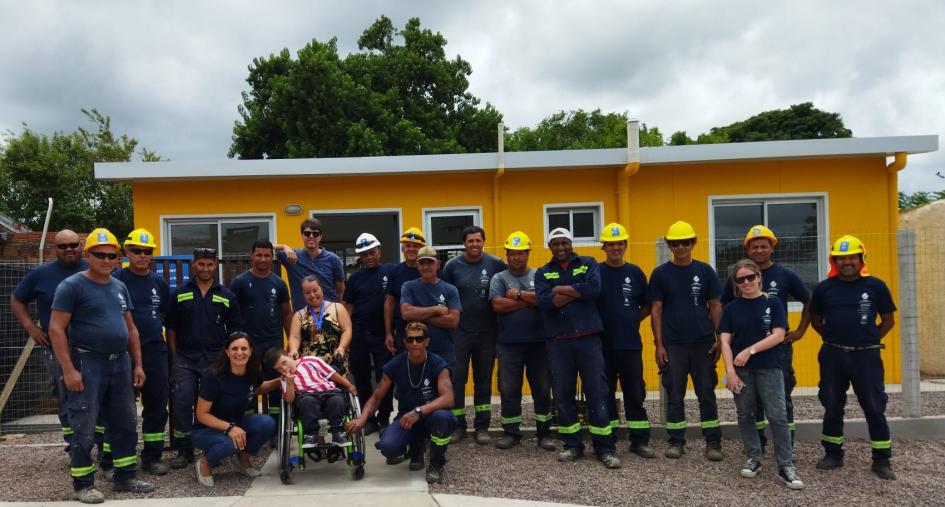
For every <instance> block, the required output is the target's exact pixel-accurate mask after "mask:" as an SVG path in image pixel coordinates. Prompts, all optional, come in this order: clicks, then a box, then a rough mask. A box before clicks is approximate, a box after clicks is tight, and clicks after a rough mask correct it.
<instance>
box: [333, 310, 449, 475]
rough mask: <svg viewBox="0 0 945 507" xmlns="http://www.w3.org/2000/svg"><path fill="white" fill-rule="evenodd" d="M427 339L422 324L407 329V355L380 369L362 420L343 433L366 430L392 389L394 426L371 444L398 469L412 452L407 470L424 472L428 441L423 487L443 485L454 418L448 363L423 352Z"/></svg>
mask: <svg viewBox="0 0 945 507" xmlns="http://www.w3.org/2000/svg"><path fill="white" fill-rule="evenodd" d="M429 345H430V337H429V336H427V325H426V324H424V323H422V322H411V323H409V324H407V328H406V336H405V337H404V346H405V349H406V350H405V351H404V352H402V353H400V354H398V355H396V356H394V358H393V359H391V360H390V361H388V362H387V364H385V365H384V375H383V376H382V377H381V381H380V383H379V384H378V385H377V388H376V389H375V390H374V394H373V395H371V399H369V400H368V401H367V403H365V404H364V407H363V408H362V409H361V416H360V417H358V418H357V419H354V420H352V421H350V422H348V424H347V426H346V427H345V429H346V430H347V431H348V433H356V432H358V431H361V430H362V429H363V428H364V423H366V422H367V421H368V419H369V418H370V417H371V415H372V414H374V412H375V411H376V410H377V407H378V405H379V404H380V402H381V400H383V399H384V396H386V395H387V393H388V392H389V391H390V390H391V388H392V387H393V389H394V397H395V398H397V407H398V410H399V412H398V414H397V417H396V418H394V422H393V423H391V425H390V426H388V427H387V429H386V430H384V434H383V435H381V439H380V441H378V442H377V444H375V445H376V446H377V448H378V449H380V451H381V454H383V455H384V457H385V458H387V461H388V464H394V463H399V462H400V459H401V458H402V457H403V455H404V453H406V452H407V449H408V446H409V449H410V452H409V453H410V469H411V470H421V469H423V447H424V446H423V443H424V440H425V439H426V438H427V436H429V437H430V441H431V443H432V445H431V446H430V466H429V467H428V468H427V474H426V480H427V482H441V481H442V480H443V465H444V464H446V446H447V445H449V443H450V435H451V434H452V432H453V425H454V424H455V418H454V417H453V415H452V414H451V413H450V409H452V408H453V384H452V382H450V370H449V368H447V366H446V361H445V360H444V359H443V358H442V357H440V356H438V355H436V354H433V353H428V352H427V347H428V346H429Z"/></svg>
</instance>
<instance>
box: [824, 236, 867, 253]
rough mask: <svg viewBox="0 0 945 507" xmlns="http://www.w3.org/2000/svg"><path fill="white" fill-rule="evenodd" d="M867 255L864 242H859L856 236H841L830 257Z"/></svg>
mask: <svg viewBox="0 0 945 507" xmlns="http://www.w3.org/2000/svg"><path fill="white" fill-rule="evenodd" d="M864 253H866V248H864V247H863V242H862V241H860V240H859V238H857V237H856V236H850V235H849V234H846V235H843V236H840V238H839V239H837V241H836V242H834V244H833V250H831V251H830V256H831V257H833V256H835V255H853V254H864Z"/></svg>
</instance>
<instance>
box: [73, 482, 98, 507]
mask: <svg viewBox="0 0 945 507" xmlns="http://www.w3.org/2000/svg"><path fill="white" fill-rule="evenodd" d="M72 499H73V500H78V501H80V502H82V503H102V502H104V501H105V495H104V494H102V492H101V491H99V490H97V489H95V486H89V487H88V488H82V489H80V490H79V491H76V492H75V493H73V494H72Z"/></svg>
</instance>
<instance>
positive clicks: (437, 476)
mask: <svg viewBox="0 0 945 507" xmlns="http://www.w3.org/2000/svg"><path fill="white" fill-rule="evenodd" d="M426 479H427V482H428V483H430V484H433V483H434V482H435V483H442V482H443V465H434V464H432V463H431V464H430V468H427V475H426Z"/></svg>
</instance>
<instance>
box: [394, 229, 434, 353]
mask: <svg viewBox="0 0 945 507" xmlns="http://www.w3.org/2000/svg"><path fill="white" fill-rule="evenodd" d="M426 244H427V240H426V237H424V235H423V232H421V231H420V229H418V228H416V227H410V228H408V229H407V230H405V231H404V233H403V234H401V235H400V251H401V252H402V253H403V256H404V261H403V262H401V263H400V264H396V265H394V266H392V267H391V269H390V272H389V273H388V283H387V293H386V294H385V295H384V346H385V347H386V348H387V350H389V351H390V352H391V353H393V352H394V351H395V350H401V351H402V350H403V349H404V325H405V324H406V323H405V322H404V319H403V316H401V314H400V289H401V288H402V287H403V286H404V283H406V282H409V281H410V280H416V279H417V278H420V270H419V269H417V252H419V251H420V249H421V248H423V247H424V246H426ZM437 277H439V278H442V277H443V271H437Z"/></svg>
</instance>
